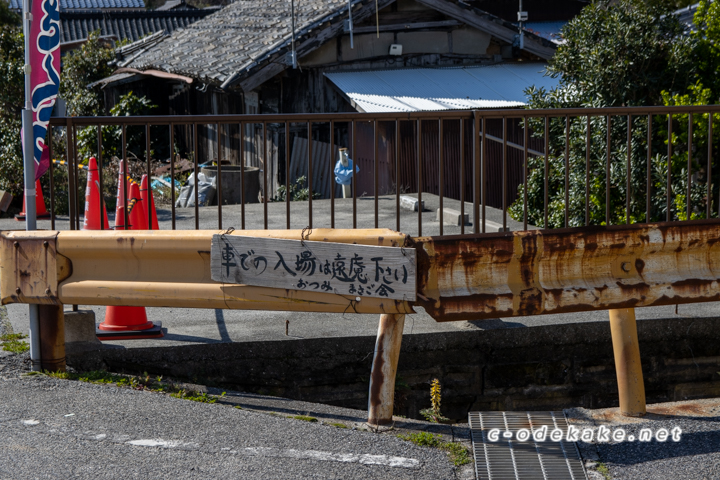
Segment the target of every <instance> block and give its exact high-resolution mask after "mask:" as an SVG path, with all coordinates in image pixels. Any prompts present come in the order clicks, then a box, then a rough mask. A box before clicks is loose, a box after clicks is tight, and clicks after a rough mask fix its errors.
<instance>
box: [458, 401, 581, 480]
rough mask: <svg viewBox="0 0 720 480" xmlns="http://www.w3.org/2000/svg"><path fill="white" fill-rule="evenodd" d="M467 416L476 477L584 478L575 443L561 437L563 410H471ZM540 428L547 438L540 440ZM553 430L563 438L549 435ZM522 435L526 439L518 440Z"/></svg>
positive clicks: (519, 479) (497, 479)
mask: <svg viewBox="0 0 720 480" xmlns="http://www.w3.org/2000/svg"><path fill="white" fill-rule="evenodd" d="M468 416H469V422H470V432H471V434H472V443H473V452H474V454H475V475H476V477H477V479H478V480H526V479H527V480H530V479H533V480H534V479H538V480H565V479H567V480H587V475H586V474H585V469H584V467H583V464H582V460H581V459H580V453H579V452H578V449H577V445H575V443H574V442H568V441H565V440H564V439H565V435H566V434H567V429H568V423H567V420H566V419H565V416H564V415H563V413H562V412H470V413H469V414H468ZM543 427H545V430H544V431H545V432H546V438H545V441H540V437H541V434H542V432H543ZM495 429H497V430H495ZM555 429H559V430H560V431H562V433H563V436H562V438H563V440H561V441H554V440H552V439H551V438H550V433H551V432H552V431H553V430H555ZM506 432H509V433H510V434H511V436H510V437H508V435H507V433H506ZM518 432H520V435H519V436H518ZM533 434H536V435H537V436H538V438H537V440H538V441H536V440H535V439H534V437H533ZM523 435H526V436H529V438H527V439H526V440H525V441H521V440H523ZM556 435H557V433H556Z"/></svg>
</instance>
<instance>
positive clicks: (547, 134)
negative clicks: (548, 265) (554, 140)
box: [543, 116, 550, 228]
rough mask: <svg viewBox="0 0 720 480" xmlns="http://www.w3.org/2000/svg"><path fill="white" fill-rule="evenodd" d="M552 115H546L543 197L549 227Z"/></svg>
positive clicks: (544, 224) (545, 225) (545, 226)
mask: <svg viewBox="0 0 720 480" xmlns="http://www.w3.org/2000/svg"><path fill="white" fill-rule="evenodd" d="M549 144H550V117H547V116H546V117H545V175H544V182H543V183H544V185H543V186H544V198H543V228H549V227H548V188H549V187H548V176H549V175H550V168H549V167H550V165H549V151H550V145H549Z"/></svg>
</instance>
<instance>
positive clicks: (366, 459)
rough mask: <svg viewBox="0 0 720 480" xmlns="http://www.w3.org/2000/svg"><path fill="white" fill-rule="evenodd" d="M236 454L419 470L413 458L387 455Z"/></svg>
mask: <svg viewBox="0 0 720 480" xmlns="http://www.w3.org/2000/svg"><path fill="white" fill-rule="evenodd" d="M238 453H240V454H245V455H253V456H262V457H283V458H295V459H298V460H317V461H321V462H341V463H361V464H364V465H383V466H387V467H397V468H412V469H418V468H420V461H418V460H416V459H414V458H407V457H393V456H389V455H368V454H357V453H332V452H322V451H318V450H294V449H279V448H265V447H251V448H242V449H239V450H238Z"/></svg>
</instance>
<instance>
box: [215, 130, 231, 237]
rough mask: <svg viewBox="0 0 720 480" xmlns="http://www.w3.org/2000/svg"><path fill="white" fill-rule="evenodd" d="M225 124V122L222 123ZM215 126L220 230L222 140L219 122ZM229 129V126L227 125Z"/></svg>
mask: <svg viewBox="0 0 720 480" xmlns="http://www.w3.org/2000/svg"><path fill="white" fill-rule="evenodd" d="M223 125H225V124H223ZM215 128H217V132H218V133H217V137H218V162H217V182H216V183H217V204H218V230H222V228H223V218H222V199H223V198H222V157H223V156H222V155H221V154H220V152H222V150H220V149H221V148H222V142H221V141H220V124H219V123H216V124H215ZM227 128H228V129H230V126H228V127H227Z"/></svg>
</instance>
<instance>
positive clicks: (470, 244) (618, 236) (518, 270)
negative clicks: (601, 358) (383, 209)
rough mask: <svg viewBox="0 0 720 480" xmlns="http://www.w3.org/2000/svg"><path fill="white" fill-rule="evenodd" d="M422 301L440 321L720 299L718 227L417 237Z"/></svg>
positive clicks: (712, 223)
mask: <svg viewBox="0 0 720 480" xmlns="http://www.w3.org/2000/svg"><path fill="white" fill-rule="evenodd" d="M409 246H414V247H416V248H417V259H418V268H417V271H418V300H417V301H416V302H415V304H414V305H417V306H421V307H423V308H424V309H425V311H427V312H428V313H429V314H430V315H431V316H432V317H433V318H434V319H435V320H438V321H451V320H479V319H486V318H498V317H513V316H523V315H541V314H550V313H568V312H580V311H592V310H611V309H617V308H632V307H646V306H653V305H675V304H677V303H695V302H708V301H718V300H720V222H718V221H717V220H701V221H689V222H682V223H673V224H663V223H660V224H649V225H620V226H611V227H588V228H583V229H577V228H576V229H562V230H535V231H524V232H509V233H496V234H486V235H473V236H462V237H461V236H448V237H436V238H432V237H425V238H416V239H414V240H413V242H411V245H409Z"/></svg>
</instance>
